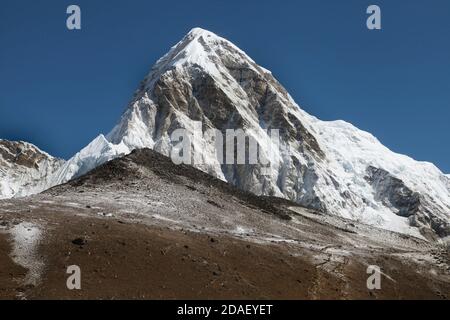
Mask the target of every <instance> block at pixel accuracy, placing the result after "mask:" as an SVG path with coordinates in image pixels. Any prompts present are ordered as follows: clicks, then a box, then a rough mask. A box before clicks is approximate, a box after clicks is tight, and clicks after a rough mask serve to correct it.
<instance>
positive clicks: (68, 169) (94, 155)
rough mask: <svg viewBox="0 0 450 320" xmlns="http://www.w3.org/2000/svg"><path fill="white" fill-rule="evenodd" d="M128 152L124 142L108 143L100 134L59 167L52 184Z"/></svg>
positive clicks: (73, 176) (85, 171)
mask: <svg viewBox="0 0 450 320" xmlns="http://www.w3.org/2000/svg"><path fill="white" fill-rule="evenodd" d="M128 153H130V149H129V148H128V147H127V146H126V145H125V144H123V143H119V144H113V143H110V142H109V141H108V140H106V138H105V137H104V136H103V135H102V134H100V135H99V136H98V137H97V138H95V139H94V140H93V141H92V142H91V143H89V144H88V145H87V146H86V147H84V148H83V149H82V150H81V151H80V152H78V153H77V154H76V155H74V156H73V157H72V158H71V159H69V160H68V161H67V162H66V163H65V164H64V165H63V166H62V167H61V168H60V169H59V171H58V172H57V173H56V175H55V176H54V177H53V185H57V184H61V183H65V182H67V181H69V180H70V179H72V178H76V177H78V176H80V175H83V174H85V173H87V172H89V171H90V170H92V169H94V168H95V167H98V166H99V165H101V164H103V163H105V162H107V161H109V160H112V159H114V158H117V157H120V156H123V155H125V154H128Z"/></svg>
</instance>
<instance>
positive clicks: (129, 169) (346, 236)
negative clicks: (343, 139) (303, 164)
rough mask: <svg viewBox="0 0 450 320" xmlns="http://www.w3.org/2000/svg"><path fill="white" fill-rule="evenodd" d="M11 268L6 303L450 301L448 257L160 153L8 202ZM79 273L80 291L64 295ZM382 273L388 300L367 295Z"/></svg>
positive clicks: (3, 207) (1, 222)
mask: <svg viewBox="0 0 450 320" xmlns="http://www.w3.org/2000/svg"><path fill="white" fill-rule="evenodd" d="M23 248H25V250H23ZM0 263H1V265H2V266H4V267H5V268H6V269H5V272H0V284H1V286H0V298H14V297H17V298H28V299H33V298H56V299H59V298H69V299H72V298H108V299H112V298H140V299H141V298H185V299H195V298H209V299H211V298H222V299H227V298H228V299H233V298H235V299H236V298H247V299H258V298H297V299H320V298H328V299H340V298H344V299H345V298H347V299H351V298H390V299H401V298H444V299H447V298H448V295H447V292H449V290H450V274H449V271H450V264H449V255H448V249H447V248H445V247H443V246H440V245H438V244H436V243H430V242H427V241H424V240H422V239H419V238H415V237H411V236H407V235H403V234H398V233H394V232H390V231H386V230H383V229H377V228H374V227H372V226H368V225H364V224H361V223H358V222H355V221H352V220H348V219H344V218H340V217H335V216H330V215H325V214H323V213H321V212H319V211H317V210H311V209H306V208H303V207H301V206H298V205H297V204H295V203H294V202H291V201H288V200H285V199H281V198H275V197H258V196H256V195H254V194H252V193H249V192H246V191H242V190H240V189H238V188H236V187H233V186H231V185H229V184H227V183H225V182H223V181H222V180H220V179H217V178H214V177H212V176H210V175H208V174H206V173H204V172H202V171H200V170H197V169H195V168H193V167H191V166H186V165H178V166H177V165H175V164H173V163H172V162H171V161H170V159H169V158H167V157H165V156H163V155H161V154H159V153H157V152H155V151H152V150H150V149H141V150H135V151H133V152H132V153H131V154H129V155H127V156H124V157H121V158H117V159H114V160H112V161H110V162H108V163H105V164H103V165H101V166H99V167H98V168H96V169H94V170H93V171H91V172H89V173H88V174H86V175H84V176H82V177H79V178H77V179H74V180H72V181H70V182H68V183H66V184H63V185H60V186H56V187H54V188H52V189H49V190H47V191H45V192H44V193H41V194H39V195H34V196H31V197H24V198H18V199H8V200H2V201H0ZM73 264H75V265H78V266H80V267H81V270H82V279H83V280H82V290H79V291H78V290H74V291H70V290H67V289H66V287H65V283H66V280H67V279H66V277H67V275H66V273H65V270H66V268H67V266H69V265H73ZM372 264H375V265H378V266H379V267H380V268H381V270H382V272H383V275H382V289H381V290H368V289H367V287H366V279H367V277H368V275H367V270H366V269H367V266H368V265H372Z"/></svg>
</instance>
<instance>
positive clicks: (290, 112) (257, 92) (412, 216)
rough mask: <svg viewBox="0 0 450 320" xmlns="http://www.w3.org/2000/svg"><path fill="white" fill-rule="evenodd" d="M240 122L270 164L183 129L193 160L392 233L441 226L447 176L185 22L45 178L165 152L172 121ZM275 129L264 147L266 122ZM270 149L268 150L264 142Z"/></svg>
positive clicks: (223, 126)
mask: <svg viewBox="0 0 450 320" xmlns="http://www.w3.org/2000/svg"><path fill="white" fill-rule="evenodd" d="M198 124H200V128H201V130H202V132H205V131H206V130H208V129H215V130H218V131H219V132H222V133H224V132H226V130H227V129H243V130H245V132H246V133H247V135H248V136H250V137H252V138H253V139H255V140H256V141H257V142H258V144H259V146H260V152H261V153H262V154H266V155H268V154H270V153H271V152H272V154H273V157H272V158H271V159H272V161H271V163H270V167H269V168H267V167H266V166H263V165H259V164H253V165H239V164H223V163H222V162H221V161H220V159H218V157H217V153H216V149H215V145H214V142H213V141H212V140H211V139H209V138H207V137H204V136H201V135H200V136H199V135H193V137H194V138H193V141H192V157H193V163H192V164H193V165H194V166H196V167H197V168H198V169H201V170H202V171H204V172H207V173H209V174H211V175H213V176H215V177H217V178H220V179H222V180H224V181H227V182H229V183H231V184H233V185H235V186H237V187H239V188H241V189H243V190H246V191H250V192H252V193H254V194H257V195H270V196H278V197H283V198H287V199H289V200H292V201H294V202H296V203H299V204H301V205H303V206H306V207H310V208H314V209H316V210H320V211H322V212H326V213H329V214H333V215H338V216H341V217H344V218H349V219H353V220H357V221H360V222H364V223H367V224H370V225H375V226H379V227H382V228H385V229H389V230H393V231H398V232H402V233H408V234H413V235H416V236H419V237H420V236H425V237H427V238H433V239H435V238H444V237H447V236H449V235H450V224H449V221H450V178H449V177H448V176H446V175H444V174H443V173H442V172H441V171H440V170H439V169H438V168H436V167H435V166H434V165H433V164H431V163H426V162H418V161H415V160H413V159H411V158H409V157H407V156H404V155H400V154H396V153H394V152H392V151H390V150H389V149H388V148H386V147H385V146H383V145H382V144H381V143H380V142H379V141H378V140H377V139H376V138H375V137H373V136H372V135H371V134H369V133H367V132H364V131H361V130H359V129H357V128H356V127H354V126H353V125H351V124H349V123H346V122H344V121H321V120H319V119H317V118H315V117H313V116H311V115H309V114H308V113H306V112H305V111H303V110H302V109H301V108H300V107H299V106H298V105H297V104H296V103H295V101H294V100H293V99H292V97H291V96H290V95H289V93H288V92H287V91H286V90H285V89H284V88H283V87H282V86H281V84H280V83H278V81H277V80H276V79H275V78H274V77H273V76H272V74H271V73H270V71H268V70H266V69H264V68H262V67H260V66H258V65H257V64H256V63H255V62H254V61H253V60H252V59H251V58H250V57H249V56H248V55H246V54H245V52H243V51H242V50H240V49H239V48H238V47H236V46H235V45H234V44H232V43H231V42H229V41H228V40H226V39H223V38H221V37H219V36H217V35H215V34H214V33H212V32H209V31H207V30H203V29H200V28H195V29H192V30H191V31H190V32H189V33H188V34H187V35H186V36H185V37H184V38H183V39H182V40H181V41H180V42H178V43H177V44H176V45H175V46H174V47H172V48H171V49H170V51H169V52H168V53H167V54H166V55H164V56H163V57H162V58H161V59H160V60H158V61H157V62H156V64H155V65H154V67H153V68H152V69H151V71H150V72H149V74H148V75H147V76H146V77H145V79H144V80H143V81H142V82H141V84H140V86H139V88H138V90H137V91H136V92H135V94H134V96H133V98H132V100H131V102H130V104H129V106H128V107H127V109H126V111H125V112H124V114H123V115H122V117H121V119H120V121H119V122H118V124H117V125H116V126H115V127H114V128H113V129H112V131H111V132H110V133H109V134H108V135H106V136H103V135H100V136H99V137H97V138H96V139H95V140H94V141H93V142H92V143H90V144H89V145H88V146H87V147H86V148H84V149H83V150H81V151H80V152H79V153H77V154H76V155H75V156H74V157H73V158H72V159H70V160H69V161H68V162H67V163H65V164H64V165H63V166H62V168H61V169H60V170H59V172H58V173H57V174H56V175H55V176H54V179H53V184H59V183H63V182H66V181H68V180H70V179H72V178H74V177H78V176H80V175H82V174H84V173H86V172H88V171H89V170H91V169H93V168H95V167H97V166H98V165H100V164H102V163H104V162H106V161H109V160H111V159H114V158H116V157H119V156H122V155H125V154H128V153H130V152H131V151H132V150H134V149H137V148H151V149H154V150H155V151H158V152H160V153H162V154H164V155H170V154H171V152H172V150H173V149H174V147H175V145H176V143H175V142H174V141H173V140H172V138H171V136H172V134H173V133H174V131H175V130H177V129H185V130H187V131H188V132H192V133H193V132H194V131H195V128H198ZM271 129H276V130H279V137H280V146H279V148H274V145H273V142H272V140H271V139H270V137H269V135H268V130H271ZM273 150H275V151H273Z"/></svg>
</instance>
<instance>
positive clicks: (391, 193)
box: [366, 166, 450, 238]
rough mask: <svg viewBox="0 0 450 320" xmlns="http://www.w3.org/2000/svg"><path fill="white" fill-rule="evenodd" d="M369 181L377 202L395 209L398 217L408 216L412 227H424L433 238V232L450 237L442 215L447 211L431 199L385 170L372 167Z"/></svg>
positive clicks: (369, 172)
mask: <svg viewBox="0 0 450 320" xmlns="http://www.w3.org/2000/svg"><path fill="white" fill-rule="evenodd" d="M366 179H367V181H368V182H369V183H370V184H371V185H372V186H373V188H374V191H375V199H376V200H379V201H381V202H382V203H383V205H385V206H387V207H389V208H392V210H393V211H394V213H396V214H397V215H399V216H402V217H408V218H409V221H410V223H411V225H414V226H417V227H419V228H421V230H422V233H424V234H425V235H426V236H428V237H431V238H433V232H434V233H436V234H437V235H438V236H439V237H446V236H449V235H450V224H449V222H448V220H447V219H445V216H440V215H439V212H445V208H442V207H437V205H436V203H434V201H433V200H432V199H427V198H428V197H427V196H423V195H421V194H419V193H418V192H414V191H412V190H411V189H409V188H408V187H407V186H406V185H405V184H404V182H403V181H402V180H400V179H398V178H396V177H394V176H392V175H391V174H390V173H389V172H387V171H386V170H383V169H379V168H375V167H372V166H369V167H368V168H367V177H366ZM430 230H431V231H433V232H431V233H430V232H429V231H430Z"/></svg>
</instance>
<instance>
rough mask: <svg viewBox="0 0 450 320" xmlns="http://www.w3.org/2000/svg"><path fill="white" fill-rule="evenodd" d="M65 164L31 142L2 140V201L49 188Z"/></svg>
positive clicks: (0, 194)
mask: <svg viewBox="0 0 450 320" xmlns="http://www.w3.org/2000/svg"><path fill="white" fill-rule="evenodd" d="M63 163H64V160H61V159H57V158H54V157H52V156H50V155H49V154H47V153H45V152H43V151H41V150H39V148H37V147H36V146H34V145H32V144H30V143H27V142H23V141H8V140H2V139H0V199H2V198H11V197H14V196H25V195H29V194H34V193H38V192H41V191H43V190H45V189H47V188H49V187H50V186H52V179H53V175H54V174H55V173H56V171H57V170H58V169H59V168H60V167H61V166H62V165H63Z"/></svg>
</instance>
